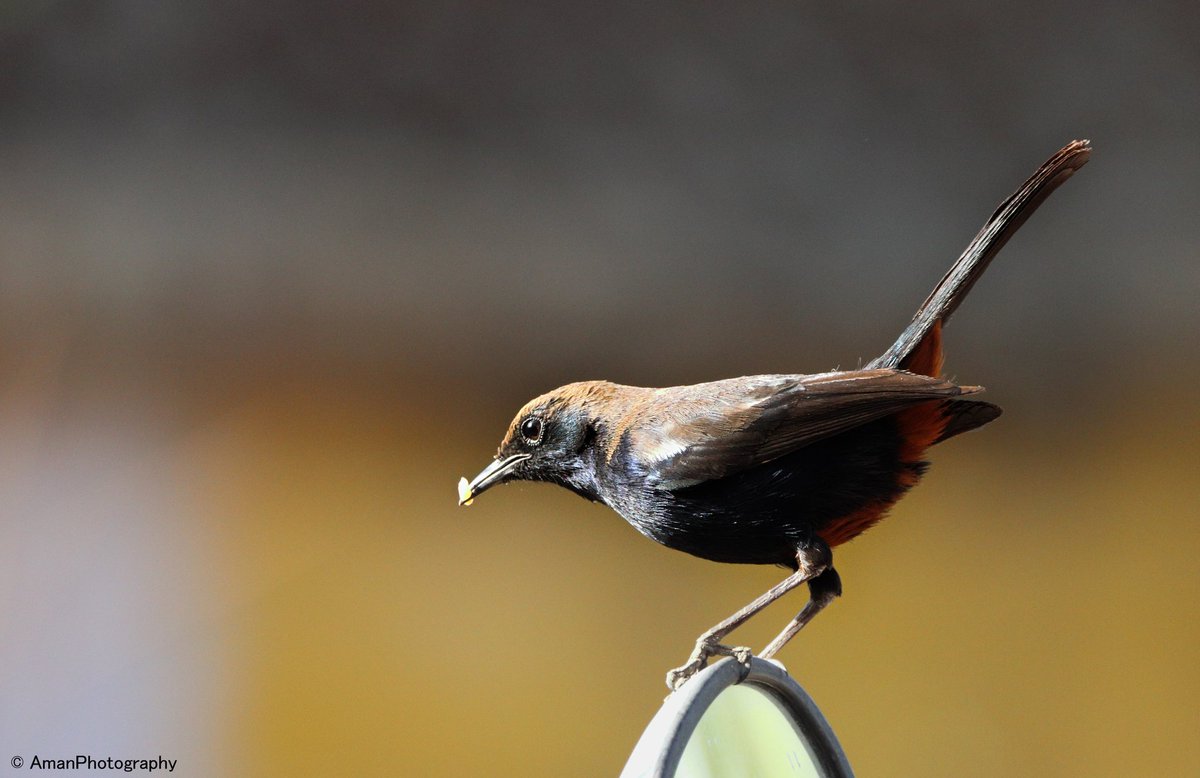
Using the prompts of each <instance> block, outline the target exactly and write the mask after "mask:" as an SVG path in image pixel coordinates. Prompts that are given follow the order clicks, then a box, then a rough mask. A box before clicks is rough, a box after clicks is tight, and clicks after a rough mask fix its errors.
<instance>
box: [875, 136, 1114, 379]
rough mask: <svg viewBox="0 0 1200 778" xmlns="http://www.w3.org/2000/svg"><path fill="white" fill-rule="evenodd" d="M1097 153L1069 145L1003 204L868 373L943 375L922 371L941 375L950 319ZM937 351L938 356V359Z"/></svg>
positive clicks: (1080, 142)
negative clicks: (1011, 242) (1029, 222)
mask: <svg viewBox="0 0 1200 778" xmlns="http://www.w3.org/2000/svg"><path fill="white" fill-rule="evenodd" d="M1091 153H1092V147H1091V142H1090V141H1087V140H1076V141H1072V142H1070V143H1068V144H1067V145H1066V146H1064V147H1063V148H1062V149H1060V150H1059V151H1058V153H1056V154H1055V155H1054V156H1052V157H1050V159H1048V160H1046V161H1045V162H1044V163H1043V164H1042V166H1041V167H1039V168H1038V169H1037V172H1035V173H1034V174H1033V175H1032V176H1031V177H1030V178H1029V180H1028V181H1026V182H1025V183H1024V184H1022V185H1021V187H1020V188H1019V189H1018V190H1017V191H1016V192H1014V193H1013V194H1012V196H1011V197H1009V198H1008V199H1007V200H1005V201H1004V202H1003V203H1001V204H1000V207H999V208H997V209H996V212H995V213H993V214H992V216H991V218H990V219H988V221H987V223H986V224H984V225H983V229H982V230H980V231H979V234H978V235H976V236H975V239H974V240H972V241H971V243H970V245H969V246H967V248H966V250H965V251H963V253H962V255H961V256H960V257H959V258H958V261H957V262H955V263H954V265H953V266H952V267H951V268H950V270H949V271H947V273H946V275H944V276H943V277H942V280H941V281H939V282H938V284H937V286H935V287H934V289H933V291H932V292H931V293H930V294H929V297H927V298H926V299H925V302H924V303H923V304H922V305H921V307H920V308H919V309H918V310H917V313H916V315H915V316H913V320H912V322H910V323H909V325H908V327H906V328H905V330H904V332H902V333H901V334H900V337H899V338H898V339H897V340H896V342H895V343H894V344H892V347H891V348H889V349H888V350H887V351H885V352H884V353H883V354H882V355H881V356H879V357H878V358H877V359H874V360H872V361H871V362H870V363H869V364H868V365H867V366H866V367H867V369H871V368H877V367H899V368H901V369H905V370H910V371H911V372H916V373H923V374H925V375H937V373H936V372H935V373H927V372H925V370H923V369H920V368H926V369H932V367H936V368H937V370H938V371H940V369H941V325H942V324H944V323H945V322H947V321H949V319H950V316H951V315H952V314H953V313H954V311H955V310H956V309H957V308H958V306H959V304H961V303H962V301H963V299H964V298H965V297H966V296H967V293H968V292H970V291H971V287H972V286H974V284H975V282H976V281H977V280H979V277H980V276H981V275H983V271H984V270H986V269H987V266H988V263H990V262H991V261H992V258H993V257H995V256H996V254H997V253H999V251H1000V249H1001V248H1003V247H1004V244H1005V243H1007V242H1008V239H1009V238H1011V237H1012V236H1013V234H1014V233H1015V232H1016V231H1017V230H1018V229H1019V228H1020V227H1021V225H1022V224H1024V223H1025V220H1026V219H1028V218H1029V217H1030V216H1031V215H1032V214H1033V212H1034V211H1035V210H1037V207H1038V206H1039V205H1041V204H1042V202H1043V201H1044V200H1045V199H1046V198H1047V197H1049V196H1050V193H1051V192H1053V191H1054V190H1055V189H1057V188H1058V186H1059V185H1060V184H1062V183H1063V182H1064V181H1066V180H1067V179H1068V178H1070V177H1071V175H1072V174H1074V172H1075V171H1076V170H1078V169H1079V168H1081V167H1083V166H1084V164H1085V163H1086V162H1087V161H1088V157H1089V156H1090V155H1091ZM927 339H931V340H935V341H936V343H927V342H926V341H927ZM934 348H936V355H933V353H932V352H933V349H934Z"/></svg>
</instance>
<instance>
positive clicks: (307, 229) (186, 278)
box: [0, 0, 1200, 775]
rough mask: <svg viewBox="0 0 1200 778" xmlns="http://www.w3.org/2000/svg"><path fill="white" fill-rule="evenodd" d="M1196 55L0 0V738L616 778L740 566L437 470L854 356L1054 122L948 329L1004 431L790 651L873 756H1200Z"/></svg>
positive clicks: (861, 752) (1162, 41) (455, 13)
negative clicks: (1066, 159)
mask: <svg viewBox="0 0 1200 778" xmlns="http://www.w3.org/2000/svg"><path fill="white" fill-rule="evenodd" d="M1198 40H1200V10H1198V9H1197V6H1196V4H1195V3H1187V2H1178V3H1169V2H1155V3H1142V4H1132V5H1131V4H1127V3H1086V4H1085V3H1080V2H1068V3H1055V4H1044V3H1039V4H1033V3H1028V4H1016V5H1013V4H997V5H979V4H962V3H948V2H935V3H925V4H919V5H917V6H911V5H898V4H894V3H877V2H865V3H849V4H846V3H842V4H837V5H836V6H834V7H828V6H823V5H814V4H803V3H741V4H738V5H737V6H736V7H730V6H725V5H718V4H708V3H682V2H665V3H655V4H651V5H647V4H645V3H625V2H616V3H609V4H605V5H602V6H595V5H588V4H577V3H566V4H559V5H549V4H525V5H518V4H494V3H483V2H475V1H474V0H468V1H466V2H449V3H439V4H432V3H382V2H371V1H367V0H352V1H351V2H344V3H338V4H320V3H284V2H259V3H253V4H246V3H234V2H225V1H221V2H209V3H204V4H200V5H197V4H194V3H183V2H177V1H176V0H159V1H156V2H149V1H145V0H144V1H142V2H89V3H83V2H74V1H71V0H59V1H58V2H36V3H34V2H6V3H3V4H2V5H0V57H2V59H0V62H2V65H3V66H2V67H0V171H2V172H0V333H2V334H0V371H3V372H2V373H0V379H3V384H2V386H0V441H2V442H0V456H2V457H3V461H4V462H7V463H8V466H7V467H5V468H4V469H3V472H4V474H3V476H0V479H2V480H0V487H2V491H0V584H2V585H0V592H2V593H0V667H3V669H2V670H0V749H3V750H4V751H3V753H4V754H5V757H6V758H5V759H4V760H3V762H2V763H5V764H6V763H7V761H8V760H7V751H12V752H13V753H15V754H22V753H23V754H26V758H28V755H29V754H32V753H34V752H35V751H37V750H38V749H40V750H41V751H42V754H43V756H47V755H50V754H49V752H51V751H61V752H62V753H63V754H65V755H71V754H74V753H76V752H77V751H79V750H80V749H85V748H93V749H99V750H103V749H108V750H109V751H113V752H117V751H122V749H124V751H130V752H132V751H136V752H139V753H140V752H162V753H165V754H166V755H168V756H172V755H176V756H179V758H181V759H182V760H183V766H182V767H181V769H185V768H186V769H189V770H191V771H193V773H192V774H213V773H214V772H217V773H220V772H225V773H230V774H246V773H247V772H250V773H255V774H282V775H288V774H295V772H296V771H297V770H308V769H318V768H319V769H320V770H323V771H325V772H328V771H330V770H332V771H335V772H343V771H344V770H349V769H351V768H352V769H353V770H354V771H355V772H359V773H376V774H394V773H395V769H396V767H397V766H407V767H411V768H413V769H414V770H416V771H419V772H421V773H426V774H447V775H451V774H461V773H462V771H472V770H473V771H476V772H479V771H481V770H482V771H486V772H488V773H489V774H514V775H520V774H529V773H530V772H547V773H557V774H568V773H574V774H602V773H613V772H614V771H616V770H617V769H618V768H619V766H620V764H621V763H622V761H623V759H624V757H625V755H626V754H627V752H628V750H629V749H630V748H631V747H632V745H633V743H634V741H635V740H636V736H637V733H638V732H639V731H640V729H641V727H642V726H643V725H644V724H645V722H646V721H648V719H649V716H650V714H651V713H652V712H653V710H654V709H655V707H656V705H657V702H658V700H659V699H660V695H661V693H662V689H661V688H660V680H659V679H660V673H661V671H662V670H665V669H666V668H667V667H670V666H673V665H675V664H678V663H679V662H680V661H682V659H683V658H684V657H685V656H686V653H687V651H688V650H689V648H690V645H691V641H692V640H693V639H694V637H695V635H696V634H697V633H698V632H700V631H701V630H703V629H704V628H706V627H708V626H710V623H711V622H714V621H716V620H717V619H718V618H720V617H722V616H724V615H726V612H727V611H731V610H733V609H734V608H736V607H737V606H739V605H741V604H742V603H743V602H744V601H746V600H749V599H750V598H751V597H752V596H753V595H755V594H757V593H758V592H759V591H760V590H762V589H764V588H765V587H766V586H767V585H769V584H770V583H772V582H774V580H775V579H776V578H777V577H778V572H777V571H773V570H770V569H759V568H734V567H722V566H717V565H712V564H710V563H704V562H702V561H699V560H692V559H689V558H686V557H684V556H682V555H678V554H672V553H670V552H668V551H666V550H664V549H659V548H657V547H654V546H653V545H652V544H650V543H649V542H648V541H645V540H644V539H642V538H640V537H637V536H636V535H635V534H634V533H633V532H632V531H630V530H629V529H628V528H627V527H625V526H624V525H623V523H621V522H620V520H619V519H618V518H617V517H615V516H614V515H612V514H611V513H608V512H606V511H602V510H600V509H598V508H591V507H589V506H587V505H585V504H583V503H582V502H580V501H577V500H574V499H572V498H571V497H570V496H569V495H565V494H563V495H559V494H557V493H556V492H553V491H552V490H547V489H538V488H536V487H531V488H528V489H515V488H514V489H507V490H500V492H498V493H497V494H489V495H488V499H486V500H481V501H480V503H479V504H478V505H477V506H476V507H474V508H473V509H472V510H471V511H469V512H468V511H456V510H455V509H454V506H453V501H452V500H453V484H454V481H455V480H456V479H457V477H458V476H459V475H460V474H465V475H471V474H473V473H474V472H476V471H477V470H478V469H479V468H480V467H481V466H482V465H483V464H484V463H485V462H486V461H487V459H488V458H489V457H490V455H491V453H492V450H493V448H494V446H495V445H496V443H497V442H498V441H499V438H500V436H501V434H502V433H503V430H504V427H505V425H506V424H507V422H508V420H509V418H510V417H511V414H512V413H513V412H514V411H515V410H516V409H517V408H518V407H519V406H520V405H521V404H522V403H523V402H524V401H525V400H527V399H528V398H530V397H532V396H534V395H536V394H538V393H541V392H542V391H545V390H547V389H549V388H551V387H553V386H556V385H558V384H561V383H565V382H567V381H572V380H579V379H587V378H608V379H611V380H614V381H619V382H623V383H631V384H643V385H666V384H677V383H687V382H693V381H700V380H709V379H715V378H723V377H728V376H733V375H738V374H747V373H759V372H816V371H820V370H825V369H830V368H833V367H837V366H840V367H853V366H855V365H857V364H859V363H860V362H864V361H866V360H868V359H870V358H871V357H873V356H875V355H876V354H878V353H879V352H880V351H881V350H882V349H884V348H885V347H886V346H887V345H889V344H890V343H891V341H892V339H893V338H894V336H895V335H896V334H897V333H898V332H899V331H900V329H901V327H902V326H903V325H904V324H905V323H906V322H907V321H908V319H909V317H910V316H911V314H912V312H913V311H914V310H915V308H916V306H917V305H918V304H919V303H920V301H921V300H922V299H923V298H924V296H925V294H926V293H927V292H928V290H929V289H930V288H931V287H932V285H933V284H934V282H935V281H936V280H937V279H938V278H939V277H940V276H941V274H942V272H944V270H945V269H946V268H947V267H948V266H949V264H950V263H951V261H952V260H953V259H954V258H955V257H956V256H957V255H958V253H959V252H960V251H961V250H962V248H963V247H964V246H965V245H966V243H967V241H968V240H969V239H970V237H971V236H972V235H973V234H974V233H975V231H976V230H977V229H978V228H979V226H981V225H982V223H983V221H984V220H985V218H986V217H987V216H988V214H990V213H991V211H992V209H993V208H994V207H995V206H996V205H997V204H998V203H999V202H1000V201H1001V200H1002V199H1003V198H1004V197H1005V196H1007V195H1008V194H1009V193H1010V192H1011V191H1012V190H1013V189H1014V188H1015V187H1016V186H1017V185H1018V184H1019V183H1020V182H1021V181H1022V180H1023V179H1024V178H1025V177H1026V176H1027V175H1028V174H1029V173H1031V172H1032V171H1033V170H1034V169H1035V167H1036V166H1037V165H1038V164H1039V163H1040V162H1041V161H1042V160H1043V159H1044V158H1046V157H1047V156H1049V155H1050V154H1051V153H1052V152H1053V151H1055V150H1056V149H1057V148H1059V147H1060V146H1062V145H1063V144H1064V143H1066V142H1067V141H1069V140H1071V139H1073V138H1083V137H1086V138H1090V139H1092V141H1093V143H1094V145H1095V148H1096V150H1095V153H1094V154H1093V158H1092V161H1091V163H1090V164H1089V165H1088V166H1087V167H1086V168H1085V169H1084V170H1083V171H1082V172H1081V173H1080V174H1079V175H1078V176H1076V177H1075V178H1073V179H1072V180H1071V181H1070V182H1069V183H1068V184H1067V185H1065V186H1064V187H1063V188H1062V189H1061V190H1059V191H1058V193H1056V194H1055V195H1054V196H1053V198H1051V199H1050V200H1049V201H1048V202H1047V203H1046V204H1045V205H1044V206H1043V207H1042V209H1041V210H1040V211H1039V212H1038V213H1037V215H1036V216H1035V217H1034V218H1033V219H1032V220H1031V221H1030V222H1029V224H1028V225H1027V226H1026V227H1024V228H1023V229H1022V231H1021V233H1020V234H1019V236H1018V237H1017V238H1016V239H1014V240H1013V241H1012V242H1011V243H1010V245H1009V247H1008V248H1007V249H1006V250H1005V252H1004V253H1003V254H1002V255H1001V257H1000V259H999V260H998V261H997V262H996V264H995V265H994V267H993V269H992V270H991V271H990V272H989V274H988V275H987V277H986V278H985V279H984V281H983V282H981V283H980V284H979V285H978V286H977V287H976V290H975V291H974V293H973V296H972V298H971V299H970V301H969V303H967V304H966V305H965V306H964V307H963V308H962V309H961V310H960V311H959V313H958V314H957V316H956V317H955V320H954V322H953V324H952V326H951V327H950V329H949V331H948V336H947V351H948V361H947V370H948V372H949V374H951V375H952V376H955V377H957V378H958V379H960V380H962V381H965V382H968V383H981V384H984V385H986V386H988V387H989V391H990V394H989V397H988V399H990V400H992V401H994V402H997V403H999V404H1001V405H1003V406H1004V407H1005V409H1006V411H1007V414H1006V416H1005V417H1004V419H1003V420H1002V421H1001V422H1000V423H998V424H997V425H995V429H994V431H993V428H989V429H988V431H987V433H986V434H985V433H979V435H978V436H970V437H969V440H968V439H965V440H964V441H962V442H961V443H957V442H956V443H955V444H953V445H951V446H947V447H946V449H945V450H944V451H940V450H939V451H937V452H935V453H934V456H933V459H934V460H935V467H934V469H933V474H932V475H931V477H930V478H929V479H928V480H929V483H927V484H926V485H924V486H923V487H922V488H921V489H920V490H918V491H917V494H914V496H913V497H912V498H910V499H909V500H906V501H905V503H904V504H902V505H901V506H900V507H899V508H897V510H896V512H895V514H896V515H895V516H894V517H893V519H892V520H890V521H889V522H885V524H884V525H882V526H881V527H880V528H879V529H877V530H875V531H873V532H872V533H870V534H869V535H868V536H866V537H865V538H863V539H861V540H859V541H857V542H856V543H855V544H853V545H852V546H850V547H848V548H845V549H843V550H841V551H840V552H839V553H840V556H839V569H841V570H842V571H843V576H844V577H845V578H846V580H847V597H846V598H845V602H840V603H838V605H837V606H836V607H835V608H834V609H832V612H831V613H830V614H829V616H828V620H827V621H826V617H823V619H822V621H823V622H825V623H818V625H816V626H815V627H814V629H813V630H812V632H813V634H812V635H809V634H807V633H806V635H805V636H803V637H802V638H801V639H800V640H799V641H797V644H796V645H795V646H793V647H789V649H788V652H787V653H786V654H785V656H784V657H783V659H784V660H785V661H787V662H788V663H789V665H790V666H792V667H793V672H795V673H796V675H797V677H799V678H800V680H801V682H802V683H804V684H806V685H807V686H808V687H809V689H810V691H812V692H813V693H814V695H815V696H816V697H817V701H818V702H819V703H820V704H822V706H823V707H825V708H826V712H827V713H828V714H829V716H830V718H831V721H832V722H833V724H834V726H835V727H836V728H837V729H838V730H839V732H840V733H841V734H842V737H843V739H844V740H845V745H846V748H847V751H848V753H849V755H850V757H851V761H852V762H854V763H855V764H856V765H858V766H859V769H861V770H862V771H863V772H864V774H874V773H881V774H887V773H891V774H914V773H916V772H920V773H922V774H926V775H934V774H939V775H940V774H947V775H961V774H976V775H990V774H996V775H1001V774H1011V773H1012V772H1014V771H1017V772H1021V773H1022V774H1046V775H1053V774H1062V773H1064V772H1068V773H1069V772H1073V771H1074V770H1075V769H1080V771H1081V772H1084V773H1086V774H1091V775H1099V774H1113V775H1117V774H1127V772H1128V770H1129V769H1135V768H1131V767H1130V765H1131V764H1133V765H1137V766H1138V767H1141V766H1146V765H1147V764H1149V765H1151V766H1157V769H1158V770H1160V771H1162V772H1164V773H1171V772H1174V773H1175V774H1179V773H1180V772H1181V771H1186V769H1187V766H1188V765H1190V766H1192V767H1194V765H1195V764H1196V763H1197V761H1200V752H1198V751H1197V744H1196V743H1195V741H1194V732H1195V731H1196V727H1197V726H1200V706H1198V705H1197V704H1196V699H1197V697H1198V695H1200V673H1197V671H1196V668H1195V655H1194V650H1193V649H1192V647H1193V646H1194V645H1195V643H1196V639H1197V638H1200V633H1197V627H1196V626H1195V625H1196V623H1197V622H1198V621H1200V613H1198V612H1197V594H1198V593H1200V567H1198V566H1197V563H1196V561H1195V560H1196V559H1197V558H1200V557H1198V553H1200V531H1198V530H1197V528H1196V525H1195V518H1196V517H1195V507H1194V506H1195V504H1196V503H1195V499H1196V498H1197V497H1200V494H1198V489H1197V483H1196V480H1195V472H1196V465H1197V463H1200V451H1198V449H1197V442H1196V441H1197V431H1198V430H1200V424H1198V422H1200V414H1198V412H1197V404H1196V401H1195V398H1194V394H1195V393H1194V391H1193V390H1192V389H1191V387H1192V386H1193V383H1192V382H1194V381H1195V380H1196V378H1197V374H1198V372H1200V371H1198V370H1197V368H1196V364H1197V356H1200V343H1198V341H1197V338H1196V333H1197V330H1198V325H1200V306H1198V305H1197V293H1198V292H1200V263H1198V262H1197V247H1198V246H1200V219H1197V218H1196V214H1197V212H1198V210H1200V209H1198V205H1200V202H1198V193H1200V187H1198V182H1200V154H1198V153H1197V151H1196V138H1197V137H1200V46H1198V45H1197V41H1198ZM956 463H959V464H956ZM576 514H578V515H579V516H580V517H583V518H582V519H581V520H578V521H577V520H573V519H572V518H571V517H574V516H575V515H576ZM842 560H845V561H842ZM1114 598H1115V599H1114ZM1122 598H1124V599H1122ZM794 605H795V606H796V607H797V608H798V607H799V603H794ZM780 607H781V608H783V610H785V611H786V610H787V609H788V608H790V607H791V605H788V606H780ZM914 608H915V609H916V610H909V609H914ZM1156 608H1157V610H1156ZM997 614H1000V615H997ZM1004 614H1007V615H1004ZM789 615H790V614H789V613H784V612H781V613H778V614H775V615H773V616H764V617H762V618H763V619H764V620H765V621H771V620H772V619H774V621H772V622H771V623H770V624H768V623H765V622H764V624H763V625H761V627H760V629H761V632H762V634H761V636H759V633H757V632H754V631H752V628H749V627H748V628H747V631H748V636H747V637H746V639H747V640H750V641H758V642H761V639H762V638H765V637H767V636H769V635H770V634H773V632H774V631H775V630H774V627H776V626H778V624H777V623H776V622H779V623H782V622H783V621H784V620H786V618H787V617H788V616H789ZM81 624H83V625H87V626H86V627H85V628H81V627H80V625H81ZM614 645H616V646H628V648H615V647H614ZM906 652H915V653H906ZM530 656H537V657H539V659H538V663H540V664H542V665H548V666H551V667H553V668H554V669H547V670H545V671H544V672H543V673H542V674H539V675H531V674H530V673H529V672H528V664H527V661H528V660H529V657H530ZM464 668H471V669H470V670H469V671H466V672H464ZM1117 679H1119V680H1117ZM1114 684H1115V687H1114V686H1113V685H1114ZM570 711H575V712H574V713H571V712H570ZM464 732H466V733H470V734H469V735H467V736H466V738H465V744H464V735H463V734H462V733H464ZM581 732H586V733H589V734H588V736H587V737H586V738H584V737H583V736H581V735H580V733H581ZM1189 732H1190V733H1192V735H1188V734H1187V733H1189ZM483 733H487V734H483ZM1145 753H1149V754H1150V756H1148V757H1147V756H1145ZM114 755H115V754H114ZM127 755H129V756H134V755H138V754H134V753H129V754H127ZM1136 760H1142V761H1140V762H1139V761H1136ZM3 769H7V768H3ZM1135 771H1136V769H1135ZM185 774H188V773H185Z"/></svg>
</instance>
